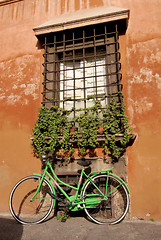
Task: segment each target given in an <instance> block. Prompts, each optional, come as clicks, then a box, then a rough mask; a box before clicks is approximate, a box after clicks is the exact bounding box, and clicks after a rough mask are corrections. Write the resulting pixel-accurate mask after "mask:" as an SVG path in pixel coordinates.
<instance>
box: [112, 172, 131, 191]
mask: <svg viewBox="0 0 161 240" xmlns="http://www.w3.org/2000/svg"><path fill="white" fill-rule="evenodd" d="M110 175H111V176H114V177H116V178H118V179H119V180H120V181H121V182H122V183H123V184H124V186H125V187H126V189H127V191H128V194H130V190H129V188H128V186H127V184H126V183H125V181H124V180H123V179H122V178H120V177H119V176H117V175H115V174H113V173H110Z"/></svg>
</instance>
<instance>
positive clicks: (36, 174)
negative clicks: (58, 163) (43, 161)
mask: <svg viewBox="0 0 161 240" xmlns="http://www.w3.org/2000/svg"><path fill="white" fill-rule="evenodd" d="M33 175H34V176H39V177H42V175H41V174H39V173H33ZM44 179H45V180H46V181H47V182H48V183H49V184H50V186H51V188H52V190H53V193H54V194H56V191H55V188H54V186H53V185H52V184H51V182H50V181H49V179H48V178H46V177H44Z"/></svg>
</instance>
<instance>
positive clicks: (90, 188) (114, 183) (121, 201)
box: [83, 175, 129, 224]
mask: <svg viewBox="0 0 161 240" xmlns="http://www.w3.org/2000/svg"><path fill="white" fill-rule="evenodd" d="M93 183H94V184H95V185H96V186H97V187H98V188H99V190H100V191H101V192H102V193H103V194H104V195H105V196H106V197H107V198H106V199H105V197H104V196H103V195H102V194H101V193H100V192H99V191H98V189H97V188H96V187H95V186H94V185H93ZM107 183H108V184H107ZM83 198H84V200H83V201H84V202H85V203H84V204H83V207H84V210H85V212H86V214H87V215H88V217H89V218H90V219H91V220H92V221H94V222H95V223H98V224H116V223H118V222H120V221H122V220H123V219H124V217H125V215H126V214H127V211H128V208H129V194H128V191H127V189H126V187H125V185H124V184H123V183H122V182H121V181H120V180H119V179H118V178H116V177H114V176H112V175H109V176H107V175H98V176H95V177H93V178H92V181H91V182H90V181H89V182H88V183H87V184H86V186H85V188H84V190H83ZM92 201H93V203H92Z"/></svg>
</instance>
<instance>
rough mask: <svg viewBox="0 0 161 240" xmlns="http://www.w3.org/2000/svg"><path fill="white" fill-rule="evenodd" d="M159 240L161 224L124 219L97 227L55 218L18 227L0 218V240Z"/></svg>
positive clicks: (74, 219) (80, 220)
mask: <svg viewBox="0 0 161 240" xmlns="http://www.w3.org/2000/svg"><path fill="white" fill-rule="evenodd" d="M67 239H68V240H105V239H106V240H136V239H137V240H161V222H151V221H144V220H135V221H134V220H133V221H129V220H124V221H123V222H121V223H119V224H116V225H108V226H106V225H98V224H95V223H93V222H90V221H89V220H87V219H86V218H85V217H82V216H72V217H70V218H69V219H67V221H66V222H65V223H63V222H61V221H60V220H57V219H56V217H54V218H51V219H49V220H48V221H46V222H43V223H41V224H36V225H21V224H19V223H17V222H16V221H15V220H14V219H13V218H12V217H11V216H9V215H8V216H4V215H0V240H67Z"/></svg>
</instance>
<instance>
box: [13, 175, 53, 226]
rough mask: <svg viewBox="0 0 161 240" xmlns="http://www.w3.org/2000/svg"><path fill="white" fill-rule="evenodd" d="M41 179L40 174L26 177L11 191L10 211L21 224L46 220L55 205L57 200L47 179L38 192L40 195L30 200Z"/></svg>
mask: <svg viewBox="0 0 161 240" xmlns="http://www.w3.org/2000/svg"><path fill="white" fill-rule="evenodd" d="M40 179H41V177H39V176H28V177H25V178H23V179H21V180H20V181H19V182H18V183H17V184H16V185H15V186H14V187H13V189H12V191H11V194H10V198H9V207H10V211H11V214H12V216H13V217H14V218H15V220H16V221H18V222H19V223H21V224H37V223H40V222H42V221H44V220H45V219H46V218H47V217H48V216H49V215H50V213H51V211H52V209H53V207H55V202H56V200H55V199H53V198H51V195H50V192H51V193H53V189H52V187H51V186H50V184H49V183H48V182H47V181H46V180H45V179H44V180H43V183H42V186H41V189H40V191H39V193H38V195H39V196H36V198H35V200H33V201H30V199H31V197H32V196H33V195H34V194H35V192H36V190H37V187H38V184H39V181H40ZM49 191H50V192H49Z"/></svg>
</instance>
